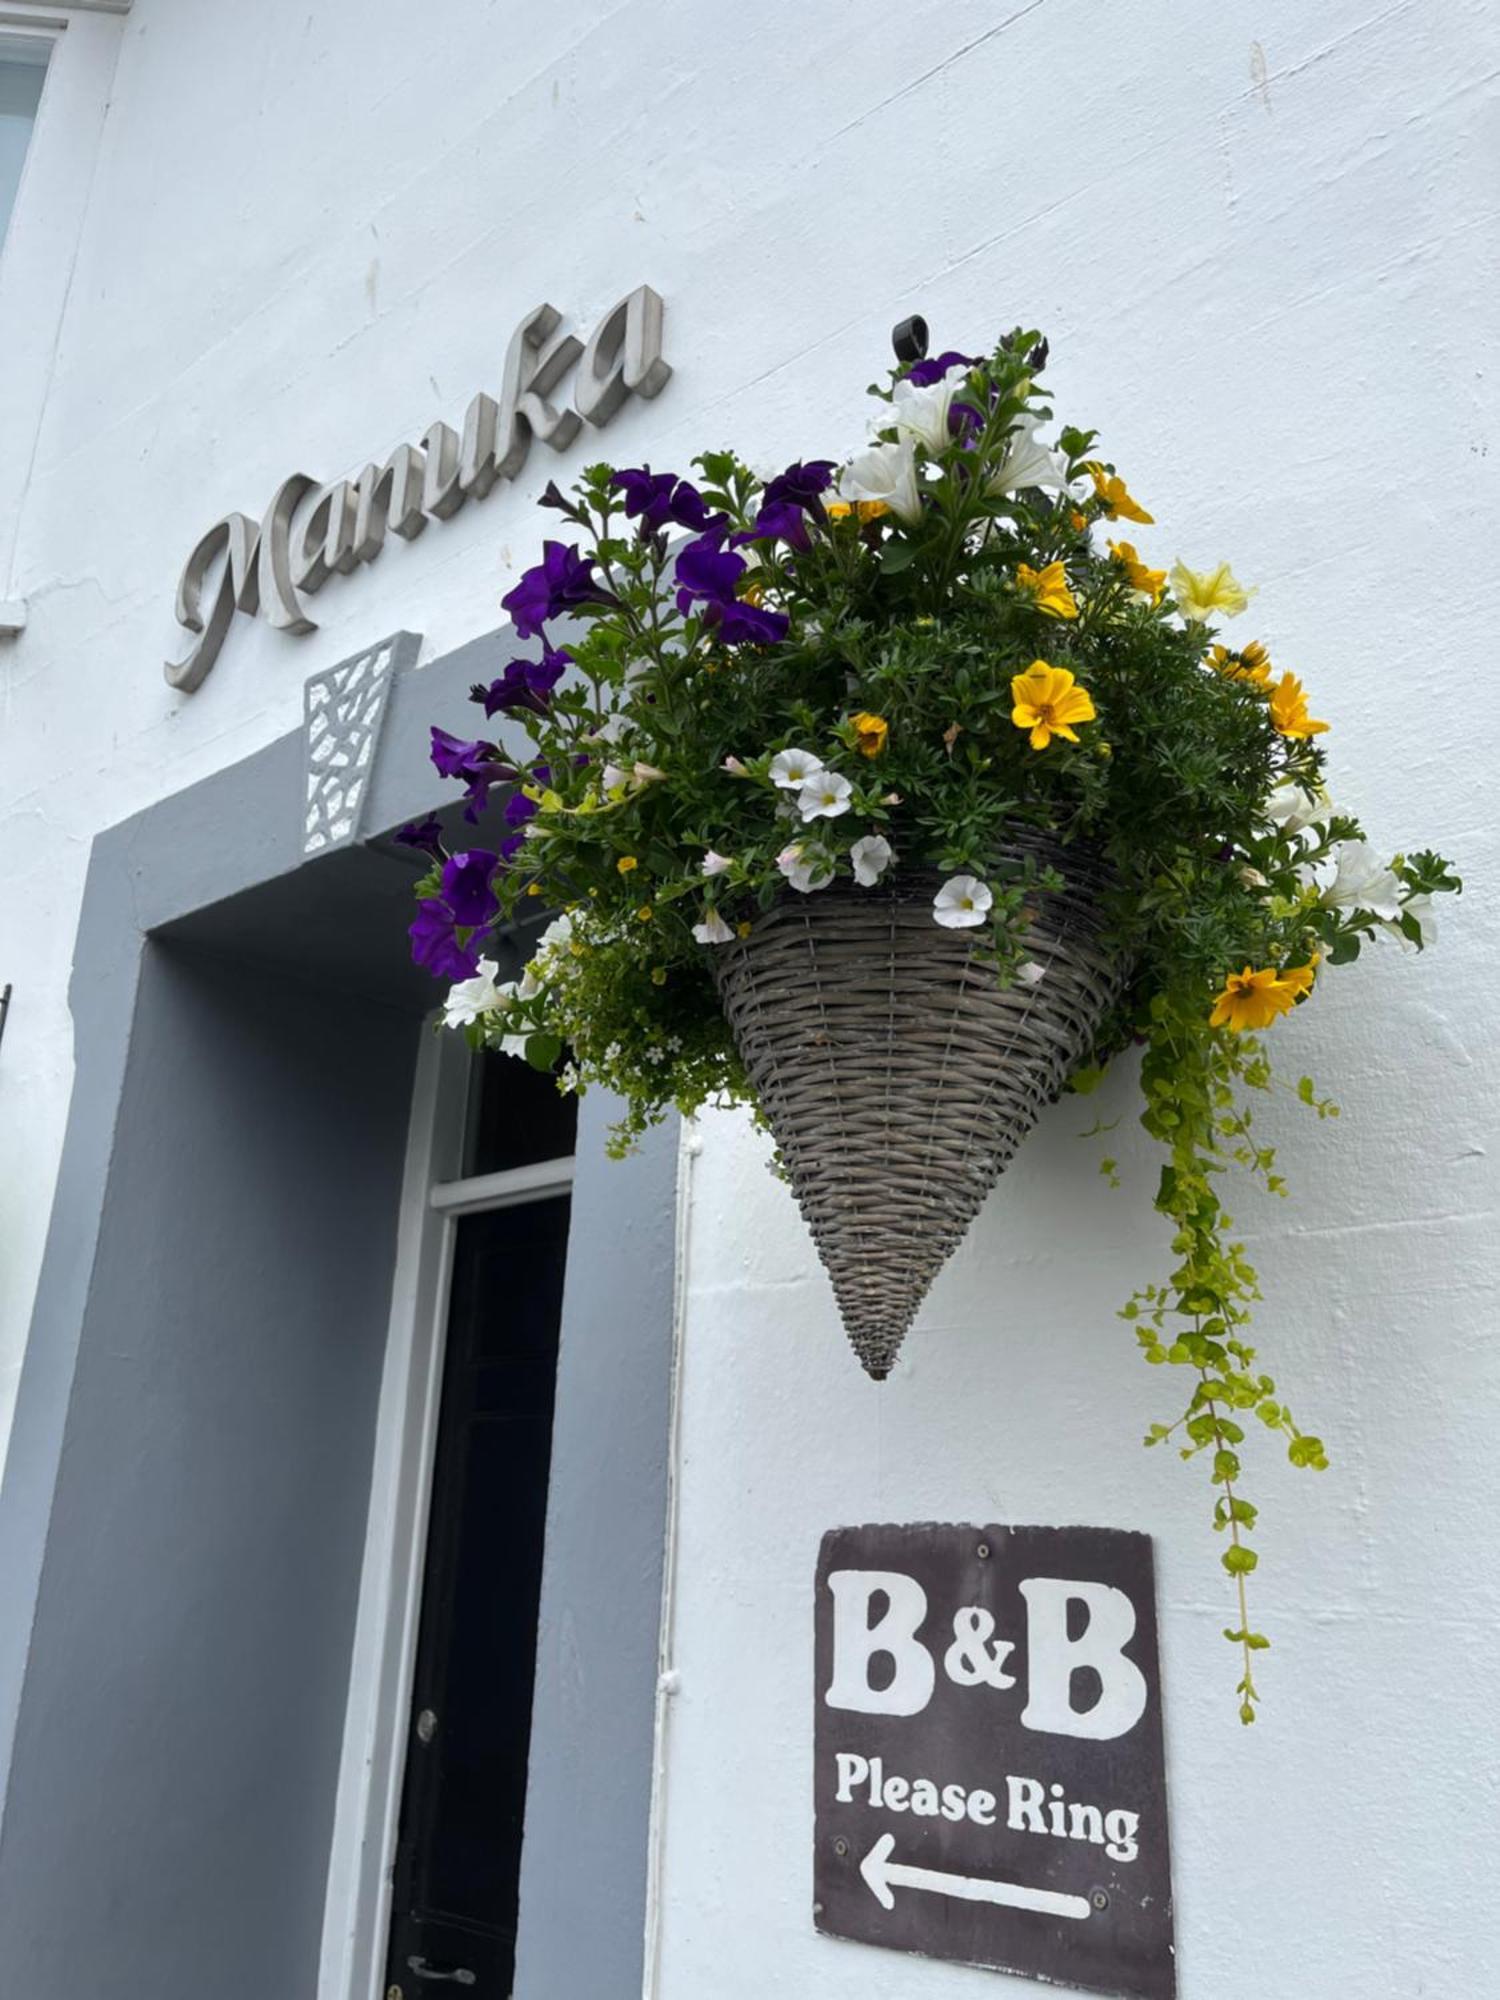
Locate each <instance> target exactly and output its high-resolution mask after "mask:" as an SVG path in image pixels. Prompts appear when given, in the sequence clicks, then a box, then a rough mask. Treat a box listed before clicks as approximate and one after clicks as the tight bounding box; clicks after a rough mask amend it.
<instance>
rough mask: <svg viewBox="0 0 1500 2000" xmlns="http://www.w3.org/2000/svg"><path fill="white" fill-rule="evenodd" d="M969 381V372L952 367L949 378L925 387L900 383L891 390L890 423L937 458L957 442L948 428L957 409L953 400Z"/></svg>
mask: <svg viewBox="0 0 1500 2000" xmlns="http://www.w3.org/2000/svg"><path fill="white" fill-rule="evenodd" d="M968 379H969V371H968V369H967V368H965V367H963V366H962V365H960V366H958V367H956V368H950V369H949V370H948V372H947V374H946V375H943V376H941V377H940V378H939V379H938V380H937V381H936V382H929V383H927V384H926V386H925V387H923V388H914V387H913V385H912V384H911V383H910V382H898V383H897V384H896V386H895V388H894V389H893V390H892V391H891V414H890V418H889V421H890V422H893V423H894V424H895V426H896V429H897V430H898V431H899V432H900V434H901V435H902V437H909V438H912V439H914V440H915V442H916V443H917V444H919V445H922V446H923V447H924V448H925V449H926V450H927V451H928V452H929V453H930V454H931V455H932V456H933V457H936V456H937V454H938V453H939V452H940V451H942V450H944V449H945V448H946V447H947V446H948V445H950V444H951V443H952V442H953V439H952V435H951V433H950V432H949V429H948V412H949V410H950V409H951V408H952V407H953V398H954V397H955V396H956V395H957V394H958V392H959V390H960V389H961V388H962V387H963V385H964V383H965V382H966V381H967V380H968Z"/></svg>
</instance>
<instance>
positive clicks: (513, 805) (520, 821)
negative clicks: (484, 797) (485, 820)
mask: <svg viewBox="0 0 1500 2000" xmlns="http://www.w3.org/2000/svg"><path fill="white" fill-rule="evenodd" d="M540 782H541V783H542V784H544V785H545V784H546V782H547V780H546V779H545V778H543V779H542V780H541V781H540ZM539 810H540V808H539V807H538V805H537V802H536V800H535V799H528V798H527V796H526V794H525V793H524V792H512V793H511V795H510V797H509V798H508V799H507V800H506V801H505V812H504V815H503V817H504V820H505V824H506V825H507V826H525V824H526V822H527V820H529V819H535V818H536V816H537V813H538V811H539Z"/></svg>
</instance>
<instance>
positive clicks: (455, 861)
mask: <svg viewBox="0 0 1500 2000" xmlns="http://www.w3.org/2000/svg"><path fill="white" fill-rule="evenodd" d="M499 865H500V857H499V855H498V854H491V853H490V852H489V851H488V849H486V848H483V847H474V848H471V849H470V850H469V852H468V853H467V854H455V855H453V856H452V858H451V859H450V860H448V861H446V862H444V864H443V901H444V902H445V903H446V904H447V905H448V907H449V909H450V910H451V911H452V912H453V917H454V921H455V922H456V923H460V924H463V925H465V926H468V925H475V926H477V925H480V924H487V923H488V922H489V921H490V919H491V918H492V917H493V916H494V914H495V897H494V893H493V891H492V890H491V888H490V884H491V882H492V881H493V880H494V877H495V870H496V869H497V868H498V867H499Z"/></svg>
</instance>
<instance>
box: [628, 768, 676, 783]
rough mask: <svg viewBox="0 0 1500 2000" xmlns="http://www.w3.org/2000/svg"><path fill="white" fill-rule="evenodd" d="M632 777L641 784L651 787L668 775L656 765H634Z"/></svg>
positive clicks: (631, 770) (631, 771)
mask: <svg viewBox="0 0 1500 2000" xmlns="http://www.w3.org/2000/svg"><path fill="white" fill-rule="evenodd" d="M630 775H631V776H632V777H633V778H635V779H637V780H638V781H639V782H640V783H641V784H643V785H649V784H652V783H653V782H655V781H657V780H659V779H663V778H665V777H666V775H667V774H666V772H665V771H660V770H658V769H657V767H656V765H655V764H632V765H631V767H630Z"/></svg>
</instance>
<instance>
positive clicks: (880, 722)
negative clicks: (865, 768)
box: [850, 714, 891, 757]
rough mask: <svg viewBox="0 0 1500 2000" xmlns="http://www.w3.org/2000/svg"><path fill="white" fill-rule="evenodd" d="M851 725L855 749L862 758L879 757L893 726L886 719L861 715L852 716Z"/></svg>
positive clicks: (880, 716) (881, 716)
mask: <svg viewBox="0 0 1500 2000" xmlns="http://www.w3.org/2000/svg"><path fill="white" fill-rule="evenodd" d="M850 723H851V726H852V728H853V730H854V739H855V740H854V747H855V749H856V750H857V751H858V752H859V754H860V756H861V757H878V756H879V755H880V753H881V751H882V750H883V749H884V748H885V739H886V738H887V736H889V735H890V733H891V725H890V724H889V723H888V722H887V721H886V719H885V717H884V716H883V715H866V714H860V715H855V716H851V718H850Z"/></svg>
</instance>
